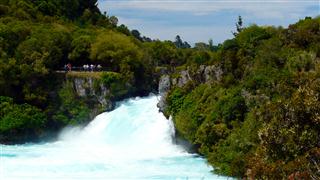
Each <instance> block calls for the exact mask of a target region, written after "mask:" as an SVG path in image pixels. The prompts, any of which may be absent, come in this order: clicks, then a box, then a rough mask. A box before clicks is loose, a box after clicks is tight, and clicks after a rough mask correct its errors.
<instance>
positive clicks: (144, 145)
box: [0, 96, 225, 180]
mask: <svg viewBox="0 0 320 180" xmlns="http://www.w3.org/2000/svg"><path fill="white" fill-rule="evenodd" d="M157 102H158V100H157V97H156V96H152V97H149V98H136V99H131V100H128V101H126V102H124V103H122V104H121V105H120V106H119V107H118V108H117V109H115V110H114V111H112V112H108V113H103V114H101V115H99V116H97V117H96V118H95V119H94V120H93V121H92V122H91V123H90V124H89V125H88V126H87V127H85V128H67V129H65V130H64V131H63V132H62V133H61V135H60V140H59V141H57V142H54V143H47V144H33V145H32V144H29V145H20V146H3V145H2V146H0V149H1V150H2V151H1V153H0V157H1V159H0V179H1V180H7V179H8V180H11V179H12V180H15V179H19V180H20V179H26V180H27V179H43V180H46V179H65V180H72V179H88V180H93V179H186V178H188V179H193V178H195V179H201V178H204V179H225V178H223V177H218V176H215V175H213V174H211V173H210V171H211V170H212V169H211V168H210V167H209V166H208V165H207V164H206V162H205V161H204V160H203V159H202V158H199V157H195V156H194V155H192V154H188V153H187V152H186V151H185V150H184V149H183V148H182V147H179V146H177V145H175V144H173V143H172V137H173V135H174V128H173V123H172V122H171V121H169V120H166V119H165V117H164V116H163V115H162V114H161V113H159V112H158V109H157V108H156V104H157Z"/></svg>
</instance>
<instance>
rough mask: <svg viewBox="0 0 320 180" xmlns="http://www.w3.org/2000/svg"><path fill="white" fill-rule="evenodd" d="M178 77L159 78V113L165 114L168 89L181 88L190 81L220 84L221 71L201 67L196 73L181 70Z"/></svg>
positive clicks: (219, 68) (213, 66)
mask: <svg viewBox="0 0 320 180" xmlns="http://www.w3.org/2000/svg"><path fill="white" fill-rule="evenodd" d="M177 75H178V76H176V77H174V78H173V77H170V75H168V74H166V75H163V76H162V77H161V78H160V81H159V88H158V89H159V93H160V95H161V98H160V101H159V103H158V105H157V106H158V108H159V111H160V112H165V109H166V107H167V106H166V98H167V95H168V92H169V91H170V89H171V88H172V87H174V86H178V87H183V86H184V85H186V84H187V83H188V82H190V81H196V82H199V83H213V82H221V80H222V76H223V71H222V68H221V67H220V66H215V65H211V66H205V65H201V66H200V67H199V69H198V70H197V71H195V72H194V73H192V72H191V71H190V69H189V68H187V69H186V70H182V71H180V72H178V73H177Z"/></svg>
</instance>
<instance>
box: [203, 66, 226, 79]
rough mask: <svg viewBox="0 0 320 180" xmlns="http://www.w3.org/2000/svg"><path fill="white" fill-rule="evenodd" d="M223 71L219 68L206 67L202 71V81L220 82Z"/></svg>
mask: <svg viewBox="0 0 320 180" xmlns="http://www.w3.org/2000/svg"><path fill="white" fill-rule="evenodd" d="M222 75H223V71H222V69H221V67H219V66H214V65H213V66H207V67H205V69H204V79H205V82H206V83H208V82H213V81H219V82H220V81H221V80H222Z"/></svg>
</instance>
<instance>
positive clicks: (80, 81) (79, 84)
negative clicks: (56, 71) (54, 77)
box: [67, 77, 115, 118]
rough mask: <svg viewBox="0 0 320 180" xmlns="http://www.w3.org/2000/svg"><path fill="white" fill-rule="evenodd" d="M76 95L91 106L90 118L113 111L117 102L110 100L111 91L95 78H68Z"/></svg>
mask: <svg viewBox="0 0 320 180" xmlns="http://www.w3.org/2000/svg"><path fill="white" fill-rule="evenodd" d="M67 81H68V82H69V83H71V84H72V87H73V90H74V93H75V94H76V95H77V96H79V97H80V98H82V99H84V100H85V101H86V102H88V103H87V104H88V105H89V106H90V109H91V113H90V118H94V117H95V116H96V115H98V114H100V113H101V112H103V111H111V110H112V109H113V108H114V104H115V102H112V101H111V100H110V93H111V92H110V90H109V89H108V88H107V87H106V86H105V85H103V83H101V82H100V81H99V79H96V78H94V77H67Z"/></svg>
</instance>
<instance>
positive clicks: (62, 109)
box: [0, 0, 198, 142]
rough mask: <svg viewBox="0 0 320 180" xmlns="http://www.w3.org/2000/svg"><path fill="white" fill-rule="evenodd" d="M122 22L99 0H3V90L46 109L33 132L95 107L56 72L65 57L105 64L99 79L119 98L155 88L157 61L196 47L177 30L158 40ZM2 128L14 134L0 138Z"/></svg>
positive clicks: (78, 118)
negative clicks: (176, 33) (174, 34)
mask: <svg viewBox="0 0 320 180" xmlns="http://www.w3.org/2000/svg"><path fill="white" fill-rule="evenodd" d="M117 23H118V20H117V18H116V17H114V16H108V15H107V14H106V13H103V14H101V13H100V11H99V9H98V8H97V0H89V1H88V0H71V1H62V0H58V1H56V0H41V1H40V0H32V1H30V0H4V1H1V3H0V96H4V97H8V98H9V97H11V98H12V100H13V102H12V103H14V104H17V105H19V104H28V105H30V106H32V107H35V108H38V109H40V111H42V112H43V113H44V114H45V117H46V118H45V119H44V121H43V123H44V125H43V126H39V128H38V127H36V126H35V127H34V131H37V132H38V129H42V130H43V131H42V132H45V131H47V130H53V131H56V130H59V129H60V128H61V127H64V126H66V125H70V124H71V125H74V124H81V123H85V122H87V121H89V120H90V118H89V115H88V112H90V110H91V109H92V107H93V105H92V103H93V102H89V101H87V100H85V99H83V98H81V97H79V96H78V95H77V94H76V93H75V92H74V87H73V85H72V84H70V83H69V82H64V79H65V77H64V76H63V74H61V73H57V72H56V71H58V70H60V71H61V70H62V68H63V67H64V65H65V64H67V63H71V64H72V66H78V67H79V66H83V65H84V64H89V65H90V64H95V65H98V64H99V65H101V66H102V67H103V70H104V71H108V72H106V73H104V74H103V76H102V77H99V78H98V79H100V80H99V82H102V83H103V84H104V85H105V86H106V87H108V88H109V90H110V91H111V94H109V95H108V97H106V99H109V100H112V101H115V100H120V99H123V98H126V97H130V96H136V95H146V94H148V93H149V92H151V91H155V90H156V89H157V80H156V79H157V78H158V77H159V76H158V74H157V73H155V72H156V67H157V66H162V67H161V68H165V67H170V68H174V66H177V65H182V64H184V63H185V62H187V61H192V60H193V58H192V54H193V51H190V49H186V48H189V45H188V43H187V42H183V41H182V40H181V38H180V37H179V36H177V37H179V38H177V39H176V42H171V41H167V42H161V41H152V40H151V39H150V38H148V37H145V36H141V34H140V32H139V31H137V30H132V31H130V30H129V29H128V28H127V27H126V26H125V25H118V24H117ZM197 56H198V55H197ZM161 68H160V69H161ZM97 82H98V81H97ZM20 109H21V108H20ZM20 109H19V108H14V109H13V111H17V113H20ZM4 116H5V114H4ZM2 121H3V123H4V122H6V123H8V122H9V120H8V119H7V120H5V119H4V120H2V119H1V120H0V122H2ZM17 121H18V119H17ZM21 121H22V120H21ZM21 123H23V122H21ZM4 127H7V126H4ZM10 127H11V126H10ZM8 128H9V127H8ZM12 128H14V127H12ZM31 128H32V127H31ZM21 132H22V131H21ZM23 132H26V131H23ZM39 132H40V131H39ZM21 134H22V135H24V134H23V133H21ZM27 134H28V133H26V137H27V136H28V135H27ZM39 134H41V133H39ZM2 135H4V136H6V137H9V136H7V131H6V132H5V131H1V132H0V142H2V141H3V140H2V139H3V138H1V137H2ZM35 136H36V135H35ZM35 136H34V135H32V136H30V139H29V140H32V139H34V137H35ZM10 137H11V138H12V139H13V136H10ZM18 137H19V136H18V134H17V139H18ZM26 139H27V140H28V138H26ZM6 141H7V140H6ZM8 141H10V139H8Z"/></svg>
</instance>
